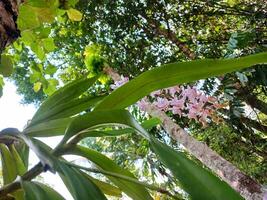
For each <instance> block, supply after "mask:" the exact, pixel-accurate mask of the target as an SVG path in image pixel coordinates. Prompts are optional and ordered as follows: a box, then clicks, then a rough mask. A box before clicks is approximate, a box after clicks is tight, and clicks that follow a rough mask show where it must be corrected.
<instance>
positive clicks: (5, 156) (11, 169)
mask: <svg viewBox="0 0 267 200" xmlns="http://www.w3.org/2000/svg"><path fill="white" fill-rule="evenodd" d="M0 151H1V161H2V172H3V173H2V174H3V180H4V185H6V184H8V183H11V182H12V181H14V180H15V179H16V177H17V174H18V173H17V168H16V164H15V161H14V159H13V156H12V154H11V152H10V151H9V149H8V147H7V146H6V145H4V144H0Z"/></svg>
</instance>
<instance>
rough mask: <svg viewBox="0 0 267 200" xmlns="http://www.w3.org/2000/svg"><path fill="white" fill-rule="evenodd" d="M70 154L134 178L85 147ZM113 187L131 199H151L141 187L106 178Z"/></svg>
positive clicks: (107, 159) (104, 157) (104, 168)
mask: <svg viewBox="0 0 267 200" xmlns="http://www.w3.org/2000/svg"><path fill="white" fill-rule="evenodd" d="M70 153H71V154H75V155H79V156H83V157H85V158H87V159H88V160H90V161H92V162H93V163H95V164H96V165H97V166H98V167H100V168H101V169H103V170H106V171H110V172H114V173H117V174H120V175H124V176H128V177H131V178H135V177H134V176H133V174H131V173H130V172H129V171H127V170H125V169H123V168H121V167H119V166H118V165H117V164H116V163H114V162H113V161H112V160H110V159H109V158H107V157H106V156H104V155H102V154H100V153H98V152H97V151H94V150H91V149H88V148H85V147H79V146H78V147H76V148H75V149H74V150H73V151H72V152H70ZM108 178H109V179H110V180H111V181H112V182H113V183H114V184H115V185H117V186H118V187H119V188H121V189H122V191H124V192H125V193H126V194H127V195H128V196H130V197H131V198H132V199H136V200H141V199H148V200H149V199H152V197H151V196H150V195H149V193H148V192H147V191H146V190H145V189H144V188H143V187H141V186H139V185H138V184H135V183H130V182H128V181H124V180H120V179H118V178H115V177H111V176H109V177H108Z"/></svg>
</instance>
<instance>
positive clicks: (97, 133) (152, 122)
mask: <svg viewBox="0 0 267 200" xmlns="http://www.w3.org/2000/svg"><path fill="white" fill-rule="evenodd" d="M160 123H161V121H160V120H159V119H157V118H151V119H148V120H146V121H144V122H143V123H142V124H141V126H142V127H143V128H144V129H151V128H153V127H154V126H156V125H158V124H160ZM135 132H136V131H135V129H133V128H123V129H113V130H89V131H85V132H83V134H82V135H80V138H79V139H80V140H81V139H83V138H87V137H117V136H120V135H124V134H131V133H135Z"/></svg>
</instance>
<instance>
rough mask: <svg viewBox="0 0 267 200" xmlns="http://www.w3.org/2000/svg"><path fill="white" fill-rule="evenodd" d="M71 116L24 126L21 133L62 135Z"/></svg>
mask: <svg viewBox="0 0 267 200" xmlns="http://www.w3.org/2000/svg"><path fill="white" fill-rule="evenodd" d="M71 120H72V118H61V119H55V120H51V121H47V122H42V123H39V124H36V125H34V126H31V127H28V128H26V129H25V130H24V131H23V133H25V134H27V135H28V136H31V137H51V136H58V135H63V134H64V133H65V131H66V129H67V127H68V125H69V123H70V122H71Z"/></svg>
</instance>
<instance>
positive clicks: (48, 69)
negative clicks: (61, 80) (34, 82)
mask: <svg viewBox="0 0 267 200" xmlns="http://www.w3.org/2000/svg"><path fill="white" fill-rule="evenodd" d="M56 71H57V67H55V66H54V65H51V64H49V65H48V66H47V67H46V69H45V71H44V72H45V73H46V74H49V75H54V73H56Z"/></svg>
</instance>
